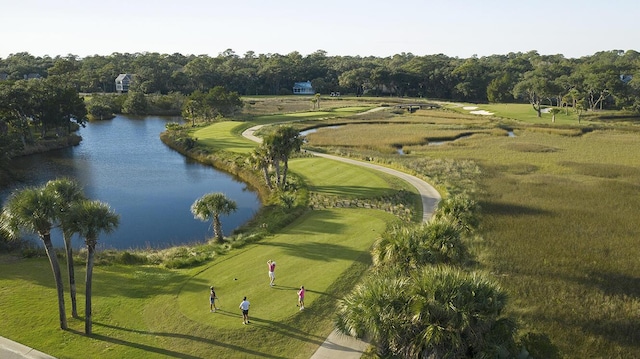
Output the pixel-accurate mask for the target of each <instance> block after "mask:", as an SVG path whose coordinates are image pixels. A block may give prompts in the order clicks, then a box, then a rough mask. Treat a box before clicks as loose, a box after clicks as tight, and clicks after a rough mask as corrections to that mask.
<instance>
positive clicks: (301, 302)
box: [298, 286, 304, 310]
mask: <svg viewBox="0 0 640 359" xmlns="http://www.w3.org/2000/svg"><path fill="white" fill-rule="evenodd" d="M298 306H299V307H300V310H303V309H304V286H301V287H300V290H299V291H298Z"/></svg>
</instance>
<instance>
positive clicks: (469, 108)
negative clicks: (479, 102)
mask: <svg viewBox="0 0 640 359" xmlns="http://www.w3.org/2000/svg"><path fill="white" fill-rule="evenodd" d="M462 109H463V110H466V111H471V110H477V109H478V106H465V107H463V108H462Z"/></svg>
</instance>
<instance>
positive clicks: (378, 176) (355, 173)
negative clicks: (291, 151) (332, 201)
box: [289, 157, 394, 198]
mask: <svg viewBox="0 0 640 359" xmlns="http://www.w3.org/2000/svg"><path fill="white" fill-rule="evenodd" d="M289 169H290V170H291V171H292V172H294V173H295V174H296V175H298V176H300V177H302V178H303V179H304V180H305V182H306V183H307V185H308V186H309V189H310V190H311V191H313V192H317V193H319V194H324V195H331V196H339V197H347V198H355V197H358V198H372V197H376V196H381V195H385V194H390V193H392V192H393V191H394V189H392V188H391V185H390V184H389V182H388V181H387V180H385V177H384V176H383V174H382V173H380V172H378V171H374V170H370V169H367V168H363V167H359V166H354V165H350V164H346V163H342V162H339V161H333V160H329V159H325V158H318V157H309V158H296V159H292V160H290V161H289Z"/></svg>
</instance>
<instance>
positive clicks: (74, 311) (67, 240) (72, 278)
mask: <svg viewBox="0 0 640 359" xmlns="http://www.w3.org/2000/svg"><path fill="white" fill-rule="evenodd" d="M63 237H64V249H65V250H66V251H67V272H69V288H70V291H71V293H70V294H71V315H72V316H73V317H74V318H78V305H77V304H76V275H75V269H74V268H73V248H71V236H69V235H66V234H63Z"/></svg>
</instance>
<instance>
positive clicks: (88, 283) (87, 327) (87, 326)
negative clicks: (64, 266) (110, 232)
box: [84, 244, 96, 335]
mask: <svg viewBox="0 0 640 359" xmlns="http://www.w3.org/2000/svg"><path fill="white" fill-rule="evenodd" d="M87 250H88V253H87V274H86V277H85V287H86V288H85V309H84V333H85V334H87V335H91V333H92V331H91V325H92V318H91V288H92V278H93V258H94V255H95V251H96V248H95V244H87Z"/></svg>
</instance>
